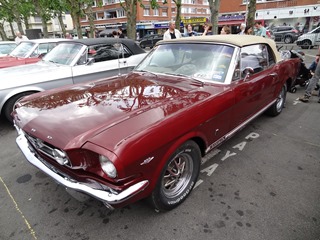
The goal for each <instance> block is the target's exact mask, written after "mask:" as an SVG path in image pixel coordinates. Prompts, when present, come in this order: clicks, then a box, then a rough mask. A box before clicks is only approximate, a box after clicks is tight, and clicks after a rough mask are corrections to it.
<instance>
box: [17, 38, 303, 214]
mask: <svg viewBox="0 0 320 240" xmlns="http://www.w3.org/2000/svg"><path fill="white" fill-rule="evenodd" d="M298 64H299V61H298V60H295V59H286V60H282V59H280V56H279V53H278V51H277V49H276V46H275V43H274V42H273V41H272V40H269V39H265V38H262V37H255V36H239V35H228V36H222V35H219V36H205V37H190V38H183V39H175V40H168V41H160V42H158V43H157V45H156V46H155V48H154V49H152V51H150V52H149V54H148V55H147V56H146V57H145V58H144V60H143V61H142V62H141V63H140V64H139V65H138V66H137V67H136V68H135V69H134V70H133V72H131V73H129V74H127V75H122V76H116V77H112V78H107V79H102V80H99V81H91V82H86V83H82V84H78V85H72V86H68V87H63V88H59V89H53V90H48V91H44V92H41V93H37V94H34V95H30V96H27V97H25V98H23V99H22V100H21V101H20V102H19V103H18V104H17V105H16V108H15V111H14V112H13V118H14V122H15V126H16V129H17V131H18V134H19V136H18V137H17V144H18V145H19V147H20V149H21V150H22V152H23V154H24V155H25V156H26V158H27V160H28V161H29V162H30V163H31V164H33V165H35V166H36V167H37V168H39V169H41V170H42V171H43V172H45V173H46V174H48V175H49V176H51V177H52V178H53V179H55V180H56V181H57V182H58V183H60V184H62V185H63V186H65V187H66V188H68V189H70V190H75V191H77V192H82V193H85V194H88V195H90V196H92V197H94V198H97V199H99V200H101V201H102V202H104V204H105V205H106V206H107V207H109V208H114V207H122V206H124V205H127V204H130V203H132V202H135V201H138V200H140V199H143V198H149V199H150V202H151V203H152V204H153V206H154V207H155V208H156V209H158V210H160V211H166V210H170V209H173V208H175V207H176V206H178V205H179V204H181V203H182V202H183V201H184V200H185V199H186V198H187V197H188V195H189V194H190V193H191V191H192V189H193V187H194V185H195V183H196V181H197V178H198V175H199V169H200V162H201V157H203V156H204V155H205V154H207V153H208V152H209V151H210V150H212V149H214V148H215V147H217V146H218V145H219V144H221V143H222V142H223V141H225V140H226V139H228V138H230V137H231V136H232V135H233V134H234V133H236V132H237V131H238V130H239V129H241V128H243V127H244V126H245V125H246V124H247V123H249V122H250V121H251V120H253V119H254V118H256V117H257V116H259V115H260V114H261V113H263V112H266V113H268V114H269V115H271V116H276V115H278V114H280V113H281V111H282V109H283V106H284V104H285V99H286V93H287V89H288V87H289V86H290V85H291V83H292V82H293V81H294V80H295V78H296V76H297V71H298V68H299V66H298ZM88 80H90V79H88Z"/></svg>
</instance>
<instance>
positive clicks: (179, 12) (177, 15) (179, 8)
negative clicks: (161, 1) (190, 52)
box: [173, 0, 182, 30]
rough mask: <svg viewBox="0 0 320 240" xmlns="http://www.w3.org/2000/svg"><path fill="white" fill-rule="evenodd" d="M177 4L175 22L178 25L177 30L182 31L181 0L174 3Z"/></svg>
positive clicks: (175, 0)
mask: <svg viewBox="0 0 320 240" xmlns="http://www.w3.org/2000/svg"><path fill="white" fill-rule="evenodd" d="M173 2H174V3H175V4H176V7H177V9H176V21H175V24H176V29H178V30H180V23H181V5H182V3H181V0H174V1H173Z"/></svg>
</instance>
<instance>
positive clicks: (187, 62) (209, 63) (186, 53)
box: [135, 43, 234, 83]
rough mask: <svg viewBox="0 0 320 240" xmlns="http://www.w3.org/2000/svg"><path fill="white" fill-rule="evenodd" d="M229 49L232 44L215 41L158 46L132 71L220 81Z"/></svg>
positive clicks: (228, 60) (229, 60)
mask: <svg viewBox="0 0 320 240" xmlns="http://www.w3.org/2000/svg"><path fill="white" fill-rule="evenodd" d="M233 52H234V48H233V47H231V46H226V45H219V44H215V45H213V44H192V43H185V44H181V43H180V44H179V45H178V44H166V45H159V46H157V47H156V48H155V49H154V50H153V51H152V52H150V54H149V55H148V56H147V57H146V58H145V59H144V61H142V62H141V63H140V64H139V65H138V66H137V67H136V69H135V70H136V71H143V72H152V73H156V74H170V75H176V76H185V77H189V78H193V79H198V80H201V81H206V82H221V83H223V82H224V81H225V77H226V75H227V72H228V69H229V65H230V62H231V58H232V55H233Z"/></svg>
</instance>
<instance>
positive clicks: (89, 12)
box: [86, 4, 95, 38]
mask: <svg viewBox="0 0 320 240" xmlns="http://www.w3.org/2000/svg"><path fill="white" fill-rule="evenodd" d="M86 14H87V16H88V19H89V26H90V37H91V38H94V37H95V36H94V29H95V25H94V15H93V11H92V5H90V4H89V5H88V7H87V9H86ZM88 37H89V36H88Z"/></svg>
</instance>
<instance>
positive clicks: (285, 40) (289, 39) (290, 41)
mask: <svg viewBox="0 0 320 240" xmlns="http://www.w3.org/2000/svg"><path fill="white" fill-rule="evenodd" d="M292 42H293V41H292V37H290V36H285V37H284V43H287V44H288V43H292Z"/></svg>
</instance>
